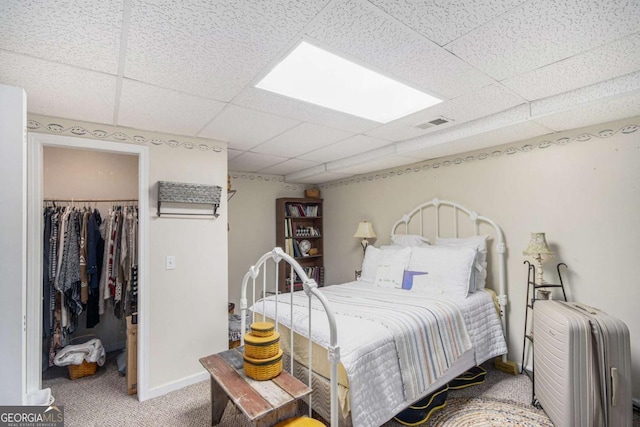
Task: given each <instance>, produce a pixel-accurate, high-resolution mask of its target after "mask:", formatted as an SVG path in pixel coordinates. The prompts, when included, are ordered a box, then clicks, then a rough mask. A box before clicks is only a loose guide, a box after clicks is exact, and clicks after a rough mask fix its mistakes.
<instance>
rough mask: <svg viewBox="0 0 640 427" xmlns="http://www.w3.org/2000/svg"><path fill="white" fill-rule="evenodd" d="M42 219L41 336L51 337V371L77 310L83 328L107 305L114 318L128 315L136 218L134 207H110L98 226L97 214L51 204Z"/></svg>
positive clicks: (73, 327)
mask: <svg viewBox="0 0 640 427" xmlns="http://www.w3.org/2000/svg"><path fill="white" fill-rule="evenodd" d="M43 220H44V228H43V231H44V235H43V238H44V241H43V277H42V286H43V335H44V337H45V338H47V337H50V338H51V340H50V348H49V362H50V363H49V365H50V366H51V365H52V362H53V357H54V356H55V354H56V351H57V349H59V348H60V347H65V346H66V345H67V344H68V341H69V339H70V336H71V334H73V332H74V331H75V330H76V328H77V324H78V316H79V315H80V314H81V313H82V312H83V311H86V314H87V325H86V327H87V328H92V327H95V326H96V325H97V324H98V323H99V322H100V316H101V315H103V314H104V313H105V308H106V304H105V303H106V302H107V301H109V300H111V301H112V303H111V304H110V306H111V307H112V308H113V314H114V315H115V316H116V317H117V318H122V317H123V315H126V314H130V313H131V311H130V310H131V304H130V301H131V295H130V294H131V289H132V278H133V277H137V276H136V274H135V273H133V271H135V270H136V269H137V247H136V245H137V239H136V234H137V221H138V217H137V207H135V206H120V205H114V206H113V208H112V209H110V210H109V212H108V215H107V216H106V219H105V220H104V221H103V220H102V217H101V215H100V212H99V211H98V209H93V211H92V210H91V209H90V207H88V206H84V207H78V206H71V205H67V206H64V207H60V206H55V204H54V205H53V206H47V207H45V209H44V212H43ZM134 308H135V305H134Z"/></svg>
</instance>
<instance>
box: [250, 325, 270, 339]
mask: <svg viewBox="0 0 640 427" xmlns="http://www.w3.org/2000/svg"><path fill="white" fill-rule="evenodd" d="M274 329H275V325H274V324H273V323H271V322H254V323H252V324H251V334H252V335H253V336H254V337H269V336H271V335H273V331H274Z"/></svg>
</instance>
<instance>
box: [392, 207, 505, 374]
mask: <svg viewBox="0 0 640 427" xmlns="http://www.w3.org/2000/svg"><path fill="white" fill-rule="evenodd" d="M440 206H450V207H452V208H453V237H456V238H457V237H459V235H458V212H463V213H464V214H466V215H467V216H468V217H469V220H471V222H472V223H473V227H474V235H475V236H479V235H480V224H481V223H486V224H489V225H490V226H491V227H492V228H493V230H494V233H495V243H496V246H495V248H496V254H497V255H498V303H499V305H500V320H501V322H502V332H503V334H504V337H505V340H506V339H507V312H506V308H507V263H506V253H507V246H506V244H505V243H504V234H503V233H502V229H501V228H500V227H499V226H498V224H496V223H495V221H493V220H492V219H490V218H487V217H486V216H482V215H480V214H478V213H477V212H476V211H472V210H470V209H467V208H465V207H464V206H462V205H460V204H458V203H455V202H451V201H448V200H440V199H438V198H437V197H436V198H434V199H432V200H430V201H428V202H425V203H423V204H421V205H419V206H417V207H416V208H414V209H413V210H412V211H411V212H409V213H408V214H405V215H403V216H402V218H401V219H399V220H398V221H396V222H395V223H394V224H393V226H392V227H391V235H394V234H396V230H397V228H398V227H399V226H400V225H402V224H404V226H405V234H406V233H408V230H409V222H410V221H411V220H412V219H413V218H414V217H416V215H417V218H416V219H419V220H420V223H419V230H420V235H421V236H424V222H423V219H424V216H423V215H422V213H423V211H424V210H425V209H428V208H434V210H435V217H436V228H435V231H436V238H437V237H440ZM502 361H503V362H504V363H507V355H506V354H503V355H502Z"/></svg>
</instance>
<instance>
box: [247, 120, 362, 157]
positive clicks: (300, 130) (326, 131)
mask: <svg viewBox="0 0 640 427" xmlns="http://www.w3.org/2000/svg"><path fill="white" fill-rule="evenodd" d="M351 135H352V133H351V132H346V131H343V130H338V129H332V128H328V127H325V126H320V125H315V124H313V123H301V124H300V125H298V126H296V127H294V128H292V129H289V130H287V131H285V132H283V133H281V134H280V135H278V136H276V137H274V138H272V139H270V140H268V141H267V142H265V143H263V144H260V145H258V146H257V147H255V148H253V149H251V151H253V152H256V153H265V154H273V155H276V156H283V157H298V156H300V155H301V154H305V153H308V152H310V151H313V150H316V149H319V148H322V147H324V146H326V145H329V144H333V143H334V142H336V141H340V140H342V139H345V138H347V137H349V136H351Z"/></svg>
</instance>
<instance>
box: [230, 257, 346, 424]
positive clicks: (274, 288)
mask: <svg viewBox="0 0 640 427" xmlns="http://www.w3.org/2000/svg"><path fill="white" fill-rule="evenodd" d="M269 261H273V264H274V268H273V272H274V274H275V278H274V279H275V280H274V281H273V282H272V283H270V284H267V264H268V262H269ZM280 262H286V263H287V264H289V266H290V272H291V273H290V275H291V282H292V283H293V275H294V272H295V273H297V274H298V277H300V279H301V280H302V286H303V288H302V289H303V290H304V292H305V294H306V295H307V297H308V302H309V339H308V344H309V349H308V351H309V357H308V363H307V365H308V370H309V377H308V378H309V388H312V384H311V378H312V360H313V359H312V341H311V299H312V298H313V297H316V298H318V300H319V301H320V303H321V304H322V306H323V307H324V311H325V313H326V315H327V319H328V321H329V347H328V348H327V350H328V356H329V362H330V364H331V370H330V373H331V375H330V376H331V378H330V381H331V401H330V402H331V426H332V427H338V363H340V347H338V333H337V329H336V320H335V316H334V314H333V311H332V310H331V308H330V306H329V302H328V301H327V299H326V297H325V296H324V295H323V294H322V292H320V291H319V290H318V284H317V283H316V281H315V280H313V279H310V278H309V277H308V276H307V274H306V273H305V272H304V269H303V268H302V267H301V266H300V264H298V262H297V261H296V260H295V259H293V258H292V257H291V256H289V255H287V254H286V253H285V252H284V251H283V250H282V248H273V250H271V252H267V253H266V254H264V255H262V256H261V257H260V259H259V260H258V262H257V263H256V264H255V265H252V266H251V268H249V271H248V272H247V273H246V274H245V275H244V279H243V280H242V289H241V293H240V317H241V320H240V331H242V334H241V339H240V343H241V345H244V331H246V314H247V309H248V305H247V285H248V284H249V281H251V283H252V285H253V286H252V291H253V294H252V295H253V297H252V302H253V303H254V304H260V301H256V283H257V281H258V278H259V277H260V276H262V283H261V284H258V286H259V288H260V289H261V290H262V295H268V294H273V295H275V299H276V304H275V310H276V311H275V319H274V321H275V322H276V330H277V328H278V306H279V304H278V303H277V301H278V295H280V292H279V291H278V283H279V281H278V270H279V269H278V264H279V263H280ZM262 301H263V302H262V304H263V308H262V312H263V313H265V310H264V304H265V303H264V299H263V300H262ZM290 309H291V314H290V316H291V317H290V318H291V319H293V304H290ZM252 316H253V317H252V320H255V312H254V313H253V314H252ZM289 330H290V334H291V335H290V343H291V348H292V349H293V340H294V327H293V325H290V326H289ZM289 353H290V355H289V356H290V362H289V371H290V373H291V375H293V374H294V359H293V351H290V352H289ZM311 399H312V394H310V395H309V416H311V409H312V401H311Z"/></svg>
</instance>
